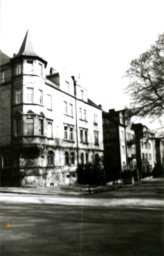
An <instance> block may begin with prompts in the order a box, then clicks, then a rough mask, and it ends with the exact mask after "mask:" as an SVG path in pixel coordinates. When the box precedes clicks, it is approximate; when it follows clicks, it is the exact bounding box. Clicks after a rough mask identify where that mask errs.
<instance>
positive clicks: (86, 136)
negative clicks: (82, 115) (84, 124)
mask: <svg viewBox="0 0 164 256" xmlns="http://www.w3.org/2000/svg"><path fill="white" fill-rule="evenodd" d="M85 143H88V131H87V130H85Z"/></svg>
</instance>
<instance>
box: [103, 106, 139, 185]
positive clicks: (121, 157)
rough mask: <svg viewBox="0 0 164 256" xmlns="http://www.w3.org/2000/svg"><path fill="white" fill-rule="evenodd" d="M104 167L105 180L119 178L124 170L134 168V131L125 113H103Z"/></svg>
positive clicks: (111, 111) (113, 111)
mask: <svg viewBox="0 0 164 256" xmlns="http://www.w3.org/2000/svg"><path fill="white" fill-rule="evenodd" d="M103 132H104V166H105V171H106V176H107V179H109V180H116V179H120V178H121V173H123V172H124V171H125V170H133V169H134V168H135V166H136V148H135V138H134V131H133V130H132V129H131V124H130V123H128V122H127V120H126V111H125V110H121V111H115V110H114V109H111V110H109V112H105V111H104V112H103Z"/></svg>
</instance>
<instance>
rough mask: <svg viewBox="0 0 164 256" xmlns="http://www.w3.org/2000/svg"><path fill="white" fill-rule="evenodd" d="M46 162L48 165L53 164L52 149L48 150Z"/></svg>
mask: <svg viewBox="0 0 164 256" xmlns="http://www.w3.org/2000/svg"><path fill="white" fill-rule="evenodd" d="M47 162H48V165H54V152H53V151H49V152H48V155H47Z"/></svg>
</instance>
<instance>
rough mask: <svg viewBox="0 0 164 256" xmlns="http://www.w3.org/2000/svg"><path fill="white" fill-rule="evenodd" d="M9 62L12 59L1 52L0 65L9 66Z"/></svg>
mask: <svg viewBox="0 0 164 256" xmlns="http://www.w3.org/2000/svg"><path fill="white" fill-rule="evenodd" d="M8 62H10V57H9V56H7V55H6V54H5V53H3V52H2V51H1V50H0V65H4V64H7V63H8Z"/></svg>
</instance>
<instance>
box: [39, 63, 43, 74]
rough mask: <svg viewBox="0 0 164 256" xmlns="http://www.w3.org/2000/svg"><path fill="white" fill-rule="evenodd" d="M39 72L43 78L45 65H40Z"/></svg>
mask: <svg viewBox="0 0 164 256" xmlns="http://www.w3.org/2000/svg"><path fill="white" fill-rule="evenodd" d="M39 72H40V76H41V77H43V65H42V64H41V63H39Z"/></svg>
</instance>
